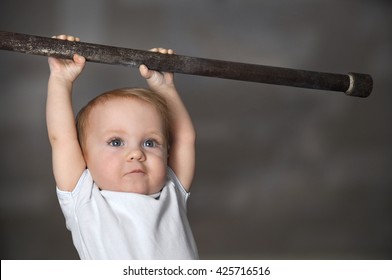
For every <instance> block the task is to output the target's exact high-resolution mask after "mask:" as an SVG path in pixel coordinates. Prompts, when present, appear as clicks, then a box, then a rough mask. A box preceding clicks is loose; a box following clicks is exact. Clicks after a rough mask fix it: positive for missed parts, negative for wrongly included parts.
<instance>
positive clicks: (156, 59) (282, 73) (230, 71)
mask: <svg viewBox="0 0 392 280" xmlns="http://www.w3.org/2000/svg"><path fill="white" fill-rule="evenodd" d="M0 49H3V50H9V51H15V52H22V53H27V54H34V55H43V56H54V57H59V58H68V59H69V58H72V56H73V54H74V53H78V54H80V55H82V56H84V57H85V58H86V59H87V61H90V62H98V63H106V64H118V65H125V66H132V67H138V66H139V65H140V64H145V65H147V66H148V67H149V68H150V69H154V70H158V71H168V72H175V73H182V74H190V75H199V76H208V77H217V78H224V79H233V80H241V81H250V82H259V83H266V84H275V85H284V86H292V87H301V88H311V89H319V90H329V91H340V92H345V93H347V95H350V96H358V97H367V96H369V94H370V93H371V91H372V87H373V81H372V78H371V76H369V75H367V74H351V75H352V77H353V84H352V87H350V76H349V75H343V74H333V73H323V72H315V71H305V70H297V69H290V68H282V67H272V66H264V65H255V64H247V63H239V62H230V61H222V60H214V59H205V58H197V57H189V56H183V55H164V54H159V53H152V52H149V51H142V50H134V49H128V48H120V47H113V46H106V45H98V44H91V43H85V42H70V41H63V40H58V39H52V38H47V37H40V36H33V35H26V34H20V33H13V32H5V31H0Z"/></svg>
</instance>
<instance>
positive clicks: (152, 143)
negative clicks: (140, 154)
mask: <svg viewBox="0 0 392 280" xmlns="http://www.w3.org/2000/svg"><path fill="white" fill-rule="evenodd" d="M156 146H157V143H156V141H155V140H152V139H147V140H145V141H144V143H143V147H146V148H154V147H156Z"/></svg>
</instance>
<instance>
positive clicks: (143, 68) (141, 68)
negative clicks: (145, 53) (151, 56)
mask: <svg viewBox="0 0 392 280" xmlns="http://www.w3.org/2000/svg"><path fill="white" fill-rule="evenodd" d="M139 71H140V75H142V77H143V78H145V79H150V78H151V77H152V76H153V75H154V71H150V70H149V69H148V68H147V66H146V65H144V64H141V65H140V66H139Z"/></svg>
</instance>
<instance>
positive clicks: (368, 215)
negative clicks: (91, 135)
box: [0, 0, 392, 259]
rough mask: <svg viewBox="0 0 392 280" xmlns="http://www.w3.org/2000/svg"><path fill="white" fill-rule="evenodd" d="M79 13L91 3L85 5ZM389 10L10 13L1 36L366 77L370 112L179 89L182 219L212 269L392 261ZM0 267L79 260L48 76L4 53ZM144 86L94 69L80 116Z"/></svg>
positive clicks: (328, 5)
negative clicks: (123, 90) (86, 108)
mask: <svg viewBox="0 0 392 280" xmlns="http://www.w3.org/2000/svg"><path fill="white" fill-rule="evenodd" d="M82 2H83V3H82ZM391 12H392V4H391V2H390V1H381V0H373V1H370V0H358V1H354V0H348V1H338V0H328V1H326V0H325V1H323V0H315V1H309V0H296V1H290V0H278V1H257V0H247V1H235V0H216V1H205V0H201V1H191V0H183V1H180V0H178V1H157V0H155V1H144V0H135V1H126V0H110V1H109V0H98V1H96V0H95V1H93V0H85V1H77V0H68V1H65V0H36V1H22V0H1V2H0V30H5V31H14V32H20V33H28V34H34V35H41V36H51V35H54V34H63V33H65V34H73V35H77V36H79V37H81V38H82V40H84V41H87V42H92V43H100V44H107V45H115V46H122V47H129V48H135V49H149V48H152V47H155V46H158V47H170V48H173V49H175V50H176V52H177V53H179V54H184V55H190V56H199V57H207V58H215V59H223V60H233V61H239V62H247V63H255V64H264V65H272V66H282V67H291V68H297V69H306V70H316V71H322V72H334V73H347V72H350V71H352V72H362V73H369V74H371V75H372V76H373V78H374V83H375V85H374V90H373V93H372V95H371V96H370V97H369V98H367V99H360V98H353V97H347V96H345V95H344V94H342V93H333V92H323V91H315V90H307V89H298V88H292V87H280V86H274V85H264V84H256V83H247V82H239V81H230V80H222V79H214V78H205V77H195V76H185V75H180V74H178V75H176V82H177V85H178V88H179V90H180V92H181V94H182V96H183V99H184V102H185V103H186V104H187V106H188V108H189V111H190V113H191V115H192V117H193V120H194V123H195V126H196V128H197V132H198V141H197V174H196V178H195V181H194V184H193V189H192V198H191V200H190V204H189V217H190V222H191V225H192V227H193V230H194V234H195V238H196V241H197V243H198V247H199V251H200V256H201V258H203V259H215V258H219V259H304V258H305V259H330V258H332V259H385V258H387V259H388V258H391V257H392V239H391V236H392V222H391V218H392V217H391V216H392V214H391V213H392V207H391V206H392V205H391V204H392V203H391V201H392V199H391V195H392V172H391V171H390V168H391V167H392V148H391V145H392V144H391V143H392V129H391V128H392V126H391V122H392V109H391V105H392V93H391V90H392V86H391V83H390V79H391V74H392V67H391V61H392V52H391V50H392V17H391ZM0 66H1V67H0V91H1V95H0V155H1V161H0V162H1V169H0V186H1V187H0V209H1V210H0V213H1V214H0V225H1V231H0V234H1V236H0V250H1V258H2V259H74V258H77V257H78V256H77V254H76V251H75V249H74V248H73V245H72V241H71V235H70V233H69V232H68V231H67V230H66V228H65V223H64V218H63V216H62V213H61V210H60V208H59V206H58V203H57V198H56V194H55V183H54V180H53V175H52V171H51V151H50V146H49V142H48V140H47V133H46V126H45V100H46V85H47V78H48V74H49V71H48V67H47V60H46V58H44V57H37V56H29V55H25V54H18V53H12V52H6V51H0ZM123 86H145V82H144V81H143V79H141V78H140V77H139V74H138V71H137V70H136V69H127V68H125V67H119V66H109V65H100V64H93V63H90V64H88V65H87V67H86V69H85V71H84V72H83V74H82V76H81V77H80V78H79V79H78V81H77V82H76V84H75V90H74V102H75V112H76V111H77V110H79V108H80V107H81V106H83V105H84V104H85V103H86V102H87V101H88V100H89V99H91V98H92V97H94V96H96V95H97V94H98V93H100V92H103V91H106V90H108V89H111V88H117V87H123Z"/></svg>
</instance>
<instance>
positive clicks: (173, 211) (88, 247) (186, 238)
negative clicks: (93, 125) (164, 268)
mask: <svg viewBox="0 0 392 280" xmlns="http://www.w3.org/2000/svg"><path fill="white" fill-rule="evenodd" d="M57 196H58V199H59V202H60V206H61V209H62V211H63V214H64V216H65V220H66V225H67V228H68V229H69V230H70V231H71V233H72V239H73V243H74V245H75V247H76V249H77V251H78V253H79V256H80V258H81V259H105V260H109V259H123V260H125V259H158V260H161V259H198V253H197V248H196V244H195V240H194V238H193V234H192V231H191V228H190V226H189V222H188V218H187V216H186V202H187V199H188V197H189V193H187V192H186V191H185V189H184V187H183V186H182V185H181V183H180V182H179V180H178V178H177V176H176V175H175V174H174V172H173V171H172V170H171V169H170V168H168V171H167V182H166V184H165V186H164V187H163V189H162V191H161V192H160V193H159V194H158V195H156V196H155V197H154V196H148V195H141V194H136V193H126V192H114V191H106V190H100V189H99V188H98V187H97V185H96V184H95V183H94V181H93V179H92V177H91V175H90V172H89V170H88V169H86V170H85V171H84V173H83V174H82V176H81V177H80V179H79V181H78V183H77V185H76V187H75V189H74V190H73V191H72V192H66V191H61V190H59V189H57Z"/></svg>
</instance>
